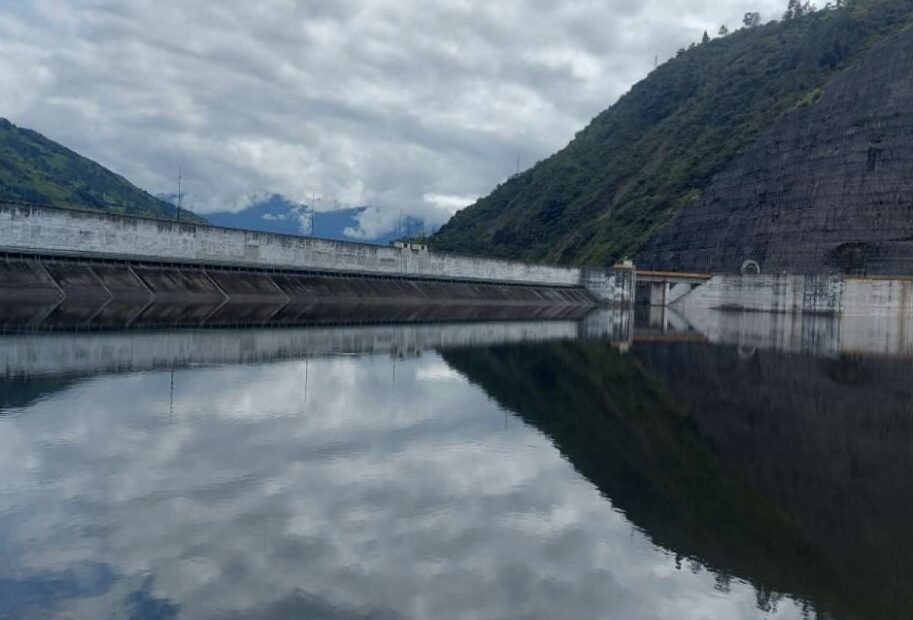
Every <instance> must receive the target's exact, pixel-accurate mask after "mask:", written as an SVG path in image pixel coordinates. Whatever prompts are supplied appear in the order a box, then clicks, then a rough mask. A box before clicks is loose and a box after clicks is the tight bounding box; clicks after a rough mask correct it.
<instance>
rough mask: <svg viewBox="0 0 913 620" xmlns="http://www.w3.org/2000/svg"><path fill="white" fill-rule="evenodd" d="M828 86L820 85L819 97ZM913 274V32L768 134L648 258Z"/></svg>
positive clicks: (682, 263) (656, 264) (711, 266)
mask: <svg viewBox="0 0 913 620" xmlns="http://www.w3.org/2000/svg"><path fill="white" fill-rule="evenodd" d="M817 96H818V93H810V95H809V100H814V99H815V98H816V97H817ZM748 260H753V261H757V263H758V264H759V265H760V267H761V269H762V271H764V272H767V273H771V272H777V273H778V272H781V271H787V272H791V273H871V274H913V31H905V32H903V33H901V34H900V35H897V36H895V37H893V38H892V39H891V40H889V41H886V42H885V43H884V44H882V45H880V46H877V47H876V48H875V49H873V50H872V52H871V53H870V54H869V57H868V59H867V60H866V61H865V62H864V63H863V64H862V65H861V66H859V67H856V68H854V69H851V70H849V71H848V72H846V73H845V74H843V75H842V76H840V77H838V78H837V79H836V80H834V81H833V82H831V83H830V84H829V85H828V86H827V87H826V88H825V89H824V90H823V92H822V93H821V94H820V99H818V101H816V102H814V103H811V104H810V105H807V106H806V107H802V108H800V109H798V110H796V111H795V112H793V113H791V114H789V115H788V116H786V117H785V118H784V119H783V120H782V121H780V122H779V123H777V124H776V125H775V126H773V127H771V128H770V129H768V130H767V131H766V132H764V133H763V134H762V135H761V136H760V137H759V138H758V139H757V140H756V141H755V142H753V143H752V144H751V145H750V146H748V147H747V148H746V149H745V150H744V151H743V152H742V153H740V154H739V155H738V156H737V157H736V158H735V159H734V160H733V161H732V163H731V165H730V166H729V168H728V169H727V170H725V171H724V172H723V173H721V174H719V175H717V176H716V177H715V178H714V180H713V181H712V183H711V185H710V187H709V188H708V189H707V190H706V191H705V192H704V194H703V195H702V196H701V198H700V199H698V200H697V201H696V202H695V203H693V204H691V205H689V206H687V207H685V209H684V210H683V211H682V212H681V213H680V214H679V216H678V217H677V218H676V219H675V220H673V221H672V222H670V224H669V225H668V226H666V227H665V228H664V229H663V230H662V231H660V232H659V233H658V234H657V235H656V236H655V237H654V238H653V239H651V240H650V242H648V243H647V245H646V246H645V247H644V249H643V250H642V252H641V253H640V254H639V256H638V259H637V262H638V266H640V267H645V268H654V269H676V270H688V271H702V272H737V271H739V270H740V269H741V267H742V266H743V264H745V261H748Z"/></svg>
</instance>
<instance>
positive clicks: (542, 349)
mask: <svg viewBox="0 0 913 620" xmlns="http://www.w3.org/2000/svg"><path fill="white" fill-rule="evenodd" d="M448 329H449V330H450V331H448ZM578 333H579V330H577V328H576V327H575V326H574V325H573V324H566V323H552V324H541V325H536V324H525V325H519V326H512V325H487V326H467V325H463V326H454V327H451V328H447V327H441V328H410V327H402V328H390V327H384V328H358V329H354V328H344V329H338V330H332V329H323V330H279V331H268V330H255V331H218V332H187V331H178V332H167V333H152V334H149V333H142V334H98V335H89V334H76V335H66V334H55V335H39V336H5V337H2V338H0V372H2V373H3V374H0V618H93V619H94V618H194V619H195V618H309V619H369V618H370V619H388V618H389V619H400V618H403V619H405V618H435V619H440V618H479V619H498V618H503V619H517V618H542V619H548V620H554V619H563V618H568V619H575V618H581V619H589V618H606V619H617V620H632V619H633V620H637V619H645V620H646V619H651V620H653V619H670V620H672V619H674V620H679V619H693V620H698V619H704V618H708V619H709V618H713V619H716V618H720V619H736V620H738V619H754V618H777V619H798V618H835V619H840V620H842V619H855V618H873V619H878V618H904V617H913V595H911V590H913V587H911V586H913V577H911V575H913V571H911V568H913V560H911V558H913V544H911V542H913V530H911V527H910V523H911V520H910V518H911V517H913V499H911V494H910V492H909V488H910V480H913V365H911V363H910V362H909V361H907V360H905V359H904V358H896V357H885V356H871V357H869V356H859V355H855V354H854V355H850V354H847V353H843V352H840V351H837V350H835V351H832V352H830V353H827V354H824V353H822V351H821V350H820V349H821V347H820V346H817V345H820V344H821V343H820V341H817V340H816V341H815V342H816V343H817V345H816V347H814V348H815V349H816V350H815V351H803V350H801V349H802V348H801V347H799V350H791V351H784V350H777V349H778V348H780V349H782V348H783V347H776V346H772V347H771V348H763V347H761V348H758V347H754V346H751V347H747V346H745V345H744V344H743V345H742V346H739V345H738V343H725V342H723V343H718V344H711V343H708V342H701V341H700V340H701V338H695V337H694V335H693V334H692V335H691V336H687V337H680V338H675V337H671V336H668V335H665V336H664V335H663V334H658V333H646V335H644V334H643V333H641V335H640V337H638V338H637V339H636V340H635V341H634V342H633V344H631V343H629V342H628V343H624V342H622V343H620V342H618V341H617V340H616V341H613V338H612V337H610V336H607V337H602V338H595V339H578V338H576V334H578ZM530 339H532V340H536V342H531V341H529V340H530ZM782 340H783V339H782V338H779V340H778V342H782ZM470 343H474V344H470ZM825 348H827V347H825Z"/></svg>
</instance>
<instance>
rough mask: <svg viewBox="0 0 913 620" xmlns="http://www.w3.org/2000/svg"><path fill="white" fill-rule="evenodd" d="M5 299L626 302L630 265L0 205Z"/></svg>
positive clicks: (0, 282) (630, 293)
mask: <svg viewBox="0 0 913 620" xmlns="http://www.w3.org/2000/svg"><path fill="white" fill-rule="evenodd" d="M0 252H5V253H6V261H5V263H4V265H3V267H2V269H0V289H2V290H3V291H4V295H5V296H6V297H8V298H10V297H13V296H17V295H19V296H21V295H26V294H28V295H29V296H33V295H35V294H41V295H48V296H52V297H53V296H66V297H72V296H109V297H115V298H120V297H137V296H145V297H151V298H154V299H156V300H162V299H170V298H179V297H180V298H185V299H186V298H187V297H188V296H196V297H204V298H211V299H221V300H232V301H250V300H254V299H256V300H263V299H270V298H275V299H284V300H286V301H294V300H310V301H313V300H315V299H319V300H321V301H332V302H353V301H357V302H361V303H365V302H371V303H377V302H383V301H385V300H387V301H396V302H397V303H403V302H406V303H436V302H437V303H440V302H448V303H452V302H455V301H456V302H460V303H480V302H481V303H497V304H504V303H508V304H510V303H514V304H574V305H577V304H588V305H595V304H598V303H630V302H631V300H632V299H633V294H634V290H633V280H634V276H633V272H632V271H631V270H625V269H578V268H564V267H553V266H546V265H533V264H527V263H520V262H511V261H501V260H492V259H486V258H476V257H467V256H456V255H451V254H442V253H437V252H428V251H417V250H414V249H411V248H409V249H399V248H394V247H385V246H377V245H368V244H361V243H348V242H341V241H332V240H326V239H314V238H308V237H297V236H292V235H279V234H272V233H261V232H256V231H247V230H235V229H228V228H219V227H215V226H207V225H199V224H191V223H178V222H172V221H164V220H155V219H148V218H136V217H124V216H118V215H109V214H103V213H95V212H87V211H75V210H69V209H58V208H52V207H41V206H32V205H17V204H8V203H0Z"/></svg>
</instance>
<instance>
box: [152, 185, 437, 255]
mask: <svg viewBox="0 0 913 620" xmlns="http://www.w3.org/2000/svg"><path fill="white" fill-rule="evenodd" d="M169 198H170V197H169ZM368 209H369V207H350V208H345V209H337V210H334V211H313V210H312V209H311V207H310V206H308V205H305V204H298V203H295V202H292V201H290V200H288V199H287V198H285V197H283V196H280V195H278V194H274V195H272V196H270V197H269V198H266V199H264V200H261V201H258V202H255V203H253V204H251V205H250V206H248V207H247V208H245V209H242V210H241V211H235V212H231V211H220V212H216V213H207V214H206V219H207V220H208V221H209V222H210V223H211V224H214V225H216V226H225V227H228V228H243V229H245V230H259V231H262V232H271V233H280V234H286V235H303V236H313V237H320V238H322V239H336V240H339V241H362V242H365V243H374V244H380V245H386V244H388V243H389V242H390V241H393V240H395V239H398V238H400V237H401V236H404V235H409V234H415V232H417V231H419V230H421V228H422V226H421V224H422V222H421V220H420V219H418V218H414V217H409V216H406V217H404V218H403V219H404V222H405V224H404V225H402V226H401V227H399V228H401V229H402V232H400V231H398V230H391V231H388V232H385V233H382V234H380V235H377V236H374V237H368V238H364V237H356V236H353V235H350V234H347V231H353V230H358V229H359V227H360V224H359V217H360V216H362V215H363V214H364V213H365V212H366V211H367V210H368Z"/></svg>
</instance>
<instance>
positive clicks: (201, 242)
mask: <svg viewBox="0 0 913 620" xmlns="http://www.w3.org/2000/svg"><path fill="white" fill-rule="evenodd" d="M0 247H3V248H12V249H34V248H41V249H46V250H55V251H59V252H78V253H91V254H99V255H116V256H131V257H142V258H145V259H149V258H156V259H162V260H169V261H182V260H183V261H194V262H201V263H207V264H231V265H245V266H257V267H283V268H297V269H319V270H329V271H344V272H349V273H371V274H385V275H400V276H415V277H428V278H447V279H461V280H463V279H465V280H486V281H497V282H515V283H522V284H543V285H549V286H579V285H580V282H581V278H580V276H581V274H580V270H579V269H568V268H561V267H550V266H545V265H532V264H526V263H518V262H509V261H500V260H492V259H485V258H474V257H467V256H456V255H450V254H441V253H437V252H418V251H413V250H400V249H396V248H392V247H385V246H376V245H368V244H360V243H347V242H342V241H332V240H326V239H314V238H308V237H296V236H292V235H277V234H270V233H261V232H255V231H246V230H235V229H229V228H218V227H214V226H203V225H195V224H185V223H176V222H169V221H165V220H154V219H145V218H135V217H122V216H116V215H107V214H101V213H94V212H84V211H73V210H69V209H55V208H48V207H37V206H20V205H15V204H0Z"/></svg>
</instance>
